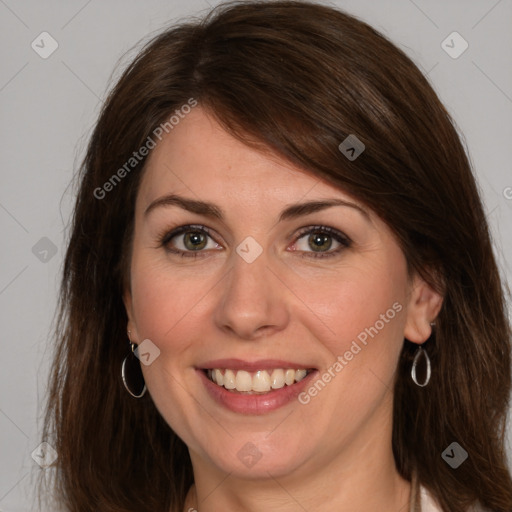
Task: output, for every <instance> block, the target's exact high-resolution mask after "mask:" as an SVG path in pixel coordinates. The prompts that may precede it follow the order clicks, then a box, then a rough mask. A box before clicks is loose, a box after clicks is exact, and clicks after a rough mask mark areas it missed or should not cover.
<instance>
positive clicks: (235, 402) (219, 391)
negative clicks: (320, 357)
mask: <svg viewBox="0 0 512 512" xmlns="http://www.w3.org/2000/svg"><path fill="white" fill-rule="evenodd" d="M196 371H197V372H198V373H199V377H200V378H201V379H202V381H203V383H204V385H205V387H206V390H207V391H208V393H209V394H210V396H211V397H212V398H213V399H214V400H215V401H216V402H217V403H218V404H220V405H222V406H224V407H226V408H227V409H229V410H230V411H233V412H237V413H240V414H265V413H267V412H271V411H275V410H276V409H279V407H283V406H284V405H286V404H288V403H289V402H291V401H292V400H295V399H296V398H297V397H298V395H299V394H300V393H301V392H302V390H303V389H304V388H305V387H306V386H307V385H308V384H309V381H310V380H311V379H312V378H313V377H314V376H315V374H316V373H317V370H314V371H312V372H311V373H309V374H308V375H306V377H304V378H303V379H302V380H301V381H299V382H296V383H295V384H292V385H291V386H287V385H285V386H284V387H282V388H281V389H275V390H272V391H269V392H268V393H266V394H264V395H247V394H242V393H233V392H231V391H228V390H227V389H226V388H224V387H223V386H219V385H217V384H215V383H214V382H212V381H211V380H210V379H209V378H208V377H207V376H206V374H205V372H204V371H203V370H199V369H198V370H196Z"/></svg>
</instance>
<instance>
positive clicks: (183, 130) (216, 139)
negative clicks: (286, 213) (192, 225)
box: [139, 106, 353, 206]
mask: <svg viewBox="0 0 512 512" xmlns="http://www.w3.org/2000/svg"><path fill="white" fill-rule="evenodd" d="M170 192H174V193H183V194H184V195H187V196H188V197H195V198H219V200H220V198H222V201H223V202H226V201H231V202H233V203H236V202H237V201H238V202H241V203H243V204H244V205H245V206H249V205H250V204H251V203H254V205H255V206H257V205H261V204H262V203H264V204H269V203H271V202H272V201H275V202H277V203H279V204H285V203H290V202H296V201H299V200H301V199H302V198H304V197H306V196H308V198H309V199H311V198H313V197H314V198H315V199H319V198H327V197H330V198H332V197H339V198H340V199H351V198H350V196H349V195H348V194H346V193H344V192H343V191H342V190H340V189H339V188H337V187H335V186H334V185H332V184H330V183H329V182H328V181H326V180H325V179H324V178H321V177H319V176H316V175H314V174H313V173H311V172H308V171H305V170H303V169H300V168H298V167H296V166H294V165H293V164H291V163H290V162H287V161H286V160H284V159H282V158H280V157H279V156H277V155H275V154H271V153H270V152H269V153H264V152H262V151H258V150H256V149H254V148H251V147H249V146H247V145H245V144H243V143H242V142H241V141H239V140H238V139H236V138H234V137H233V136H232V135H230V134H229V133H227V132H226V131H225V130H224V129H223V128H222V126H221V125H220V124H219V123H218V122H217V121H216V120H215V119H214V118H213V117H212V116H210V115H208V114H207V113H206V111H205V110H204V109H202V108H201V107H200V106H197V107H195V108H194V109H192V111H191V112H190V113H189V114H187V115H186V116H185V117H184V118H183V119H181V120H180V122H179V123H178V124H177V125H175V126H174V127H173V129H172V130H171V131H170V132H169V133H168V134H165V135H164V136H163V137H162V140H161V141H160V142H158V143H157V145H156V147H155V148H154V149H153V150H152V153H151V155H150V156H149V158H148V160H147V163H146V169H145V172H144V176H143V179H142V183H141V186H140V190H139V201H140V202H141V203H143V204H149V203H150V202H151V201H153V200H154V199H155V198H157V197H158V196H160V195H162V194H165V193H170ZM352 200H353V199H352Z"/></svg>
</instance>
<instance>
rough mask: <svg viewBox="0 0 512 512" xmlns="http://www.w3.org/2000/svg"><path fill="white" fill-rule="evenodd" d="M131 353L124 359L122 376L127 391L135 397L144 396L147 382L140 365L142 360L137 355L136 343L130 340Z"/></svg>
mask: <svg viewBox="0 0 512 512" xmlns="http://www.w3.org/2000/svg"><path fill="white" fill-rule="evenodd" d="M130 346H131V350H130V353H129V354H128V355H127V356H126V357H125V358H124V359H123V364H122V365H121V378H122V379H123V384H124V387H125V388H126V391H128V393H130V395H132V396H133V397H134V398H142V397H143V396H144V394H145V393H146V383H145V382H144V375H143V374H142V369H141V367H140V361H139V359H138V357H137V356H136V355H135V347H136V344H135V343H132V342H131V341H130Z"/></svg>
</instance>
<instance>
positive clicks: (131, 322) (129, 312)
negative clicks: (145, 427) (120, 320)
mask: <svg viewBox="0 0 512 512" xmlns="http://www.w3.org/2000/svg"><path fill="white" fill-rule="evenodd" d="M123 303H124V307H125V309H126V316H127V317H128V325H127V326H126V330H127V331H130V334H129V336H128V337H129V338H130V340H131V341H133V342H136V341H137V340H138V339H139V335H138V333H137V324H136V323H135V318H134V314H133V302H132V293H131V291H130V290H129V289H128V288H127V289H126V290H125V291H124V293H123Z"/></svg>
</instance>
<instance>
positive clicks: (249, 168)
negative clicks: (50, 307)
mask: <svg viewBox="0 0 512 512" xmlns="http://www.w3.org/2000/svg"><path fill="white" fill-rule="evenodd" d="M340 158H343V157H341V156H340ZM346 165H351V163H350V162H349V161H348V160H347V161H346ZM125 304H126V307H127V311H128V315H129V326H128V327H129V329H130V330H131V338H132V340H134V341H135V342H137V343H141V342H143V340H150V341H146V342H145V344H144V345H143V346H142V348H141V352H142V354H143V356H142V362H143V363H144V364H142V369H143V373H144V377H145V380H146V385H147V387H148V390H149V393H150V394H151V397H152V399H153V401H154V403H155V405H156V407H157V408H158V410H159V411H160V413H161V414H162V416H163V417H164V418H165V420H166V421H167V423H168V424H169V425H170V426H171V427H172V428H173V430H174V431H175V432H176V433H177V434H178V435H179V436H180V437H181V438H182V439H183V440H184V442H185V443H186V444H187V445H188V447H189V450H190V453H191V457H192V461H193V464H194V470H195V471H199V470H200V468H203V469H204V468H209V469H210V470H211V471H222V472H226V473H231V474H234V475H239V476H245V477H255V478H257V477H268V474H269V473H270V474H271V475H273V476H275V477H277V476H279V475H285V474H301V473H303V474H308V472H311V471H315V470H317V469H318V468H320V467H322V468H324V467H325V466H326V465H327V464H329V463H330V462H332V461H333V459H335V458H337V457H345V456H347V455H350V454H352V455H354V454H355V453H358V452H359V453H360V450H364V451H365V452H366V453H372V452H373V453H374V454H375V455H376V456H377V454H378V453H381V452H382V450H381V447H382V446H384V445H385V446H386V450H387V449H389V450H390V449H391V420H392V388H393V378H394V373H395V369H396V366H397V361H398V357H399V353H400V350H401V348H402V344H403V338H404V336H405V337H407V338H408V339H410V340H411V341H414V342H417V343H421V342H423V341H424V340H425V339H427V338H428V336H429V333H430V325H429V321H430V320H432V319H433V318H434V316H435V306H436V305H438V302H437V303H435V295H434V294H433V293H432V292H431V291H430V290H429V288H428V287H427V286H426V285H425V283H423V282H422V281H420V280H419V279H414V280H412V281H409V279H408V277H407V270H406V260H405V258H404V255H403V253H402V251H401V250H400V248H399V246H398V245H397V243H396V241H395V239H394V237H393V236H392V233H391V231H390V230H389V229H388V227H387V226H386V225H385V224H384V223H383V222H382V221H381V220H380V219H379V218H377V217H376V216H375V214H374V213H373V212H372V211H369V210H368V209H367V208H365V207H363V206H362V205H361V204H360V203H358V202H357V201H356V200H354V199H353V198H352V197H350V196H349V195H347V194H346V193H344V192H343V191H341V190H339V189H338V188H336V187H334V186H332V185H331V184H329V183H328V182H326V181H324V180H322V179H320V178H318V177H316V176H314V175H313V174H310V173H308V172H304V171H302V170H300V169H298V168H296V167H294V166H293V165H291V164H289V163H287V162H285V161H283V160H280V159H278V158H277V157H275V158H271V157H270V156H268V155H265V154H263V153H260V152H258V151H256V150H254V149H250V148H249V147H247V146H245V145H244V144H242V143H241V142H239V141H238V140H236V139H234V138H232V137H231V136H230V135H228V134H227V133H226V132H225V131H224V130H223V129H222V128H221V127H220V126H219V125H218V124H217V123H216V122H215V121H214V120H213V119H212V118H211V117H208V116H207V115H206V113H205V111H204V110H202V109H201V107H200V106H198V107H196V108H195V109H193V110H192V112H191V113H190V114H188V115H187V116H186V117H185V118H184V119H182V120H181V121H180V122H179V124H178V125H176V126H175V127H174V128H173V130H172V131H171V132H170V133H169V134H168V135H166V136H165V137H164V138H163V139H162V141H161V142H160V143H158V145H157V147H156V148H155V149H154V150H153V152H152V154H151V156H150V158H149V160H148V162H147V168H146V171H145V174H144V176H143V179H142V182H141V185H140V189H139V193H138V197H137V202H136V213H135V232H134V239H133V255H132V261H131V289H130V290H129V291H127V292H126V294H125ZM429 317H430V318H429ZM158 351H159V352H158ZM148 363H149V364H148ZM214 369H216V370H215V371H214V372H213V374H214V376H215V378H217V377H218V378H219V382H221V381H220V379H222V382H223V385H222V386H221V385H219V384H218V383H215V382H212V381H211V380H210V379H209V375H208V374H209V373H212V372H208V370H214ZM294 370H299V371H297V372H296V371H294ZM306 371H307V373H306ZM304 374H306V376H305V377H304ZM219 375H220V376H219ZM295 381H297V382H295ZM292 382H295V383H294V384H292ZM234 386H235V388H234V389H226V387H227V388H233V387H234ZM254 389H256V390H261V391H258V392H254V391H253V392H252V393H251V392H248V391H247V390H254ZM269 389H270V391H268V390H269ZM243 390H245V391H243ZM379 450H380V451H379Z"/></svg>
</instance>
